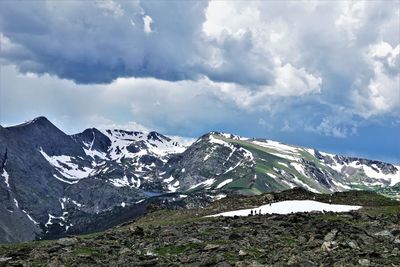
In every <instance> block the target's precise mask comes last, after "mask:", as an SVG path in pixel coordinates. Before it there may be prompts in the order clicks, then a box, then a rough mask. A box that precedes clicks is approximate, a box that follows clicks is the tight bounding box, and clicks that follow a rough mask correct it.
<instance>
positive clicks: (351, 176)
mask: <svg viewBox="0 0 400 267" xmlns="http://www.w3.org/2000/svg"><path fill="white" fill-rule="evenodd" d="M180 157H181V158H180V160H179V161H178V162H177V163H176V164H175V166H174V168H173V170H172V171H171V172H170V174H171V177H174V179H173V180H172V179H171V180H172V182H173V181H175V180H176V181H178V182H179V184H181V186H180V187H179V188H177V190H180V191H188V192H191V191H193V190H197V189H201V188H202V189H204V188H206V189H208V190H219V191H221V190H225V191H237V192H238V193H241V194H260V193H263V192H270V191H278V190H285V189H290V188H294V187H303V188H305V189H307V190H309V191H312V192H319V193H330V192H336V191H344V190H376V191H380V190H382V189H383V188H391V187H394V186H395V185H396V184H397V185H399V184H400V167H399V166H395V165H392V164H389V163H384V162H379V161H373V160H367V159H360V158H352V157H344V156H338V155H333V154H328V153H324V152H319V151H317V150H314V149H309V148H303V147H298V146H291V145H286V144H282V143H279V142H276V141H271V140H261V139H250V138H244V137H239V136H235V135H231V134H222V133H215V132H214V133H210V134H207V135H205V136H203V137H202V138H200V139H198V140H197V141H196V142H195V143H193V145H192V146H190V147H189V148H188V149H187V150H186V151H185V152H184V153H182V154H181V155H180ZM190 182H192V183H190ZM395 196H396V195H395ZM397 196H398V195H397Z"/></svg>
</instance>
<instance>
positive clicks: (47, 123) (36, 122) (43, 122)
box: [7, 116, 55, 128]
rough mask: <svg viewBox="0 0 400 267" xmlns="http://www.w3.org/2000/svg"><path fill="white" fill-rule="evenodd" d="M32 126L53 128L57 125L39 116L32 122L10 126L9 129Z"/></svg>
mask: <svg viewBox="0 0 400 267" xmlns="http://www.w3.org/2000/svg"><path fill="white" fill-rule="evenodd" d="M31 125H37V126H52V127H55V125H54V124H53V123H51V121H49V120H48V119H47V118H46V117H44V116H39V117H36V118H34V119H32V120H30V121H27V122H24V123H21V124H17V125H15V126H10V127H7V128H19V127H26V126H31Z"/></svg>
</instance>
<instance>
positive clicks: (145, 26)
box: [143, 15, 153, 34]
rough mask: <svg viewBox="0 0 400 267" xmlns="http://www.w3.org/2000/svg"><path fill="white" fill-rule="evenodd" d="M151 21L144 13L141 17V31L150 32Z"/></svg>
mask: <svg viewBox="0 0 400 267" xmlns="http://www.w3.org/2000/svg"><path fill="white" fill-rule="evenodd" d="M152 23H153V19H152V18H151V17H150V16H148V15H146V16H144V17H143V31H144V32H145V33H147V34H149V33H151V32H152V29H151V24H152Z"/></svg>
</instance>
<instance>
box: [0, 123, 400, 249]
mask: <svg viewBox="0 0 400 267" xmlns="http://www.w3.org/2000/svg"><path fill="white" fill-rule="evenodd" d="M295 187H302V188H304V189H306V190H308V191H311V192H314V193H330V194H332V193H334V192H338V191H349V190H372V191H375V192H378V193H380V194H384V195H386V196H389V197H391V198H397V199H400V166H396V165H393V164H390V163H385V162H381V161H376V160H368V159H361V158H355V157H345V156H340V155H334V154H330V153H325V152H321V151H317V150H315V149H311V148H305V147H300V146H294V145H287V144H283V143H280V142H276V141H271V140H265V139H254V138H245V137H241V136H238V135H233V134H226V133H219V132H210V133H207V134H205V135H203V136H201V137H199V138H198V139H197V140H193V141H191V140H186V139H183V138H177V137H168V136H165V135H162V134H160V133H157V132H142V131H127V130H122V129H107V130H98V129H96V128H90V129H86V130H84V131H83V132H81V133H78V134H74V135H67V134H65V133H64V132H63V131H61V130H60V129H58V128H57V127H56V126H55V125H54V124H52V123H51V122H50V121H49V120H48V119H47V118H45V117H38V118H35V119H33V120H32V121H29V122H26V123H23V124H20V125H16V126H12V127H2V126H0V215H1V216H0V242H3V243H8V242H20V241H27V240H34V239H40V238H52V237H60V236H65V235H67V234H77V233H85V232H92V231H99V230H104V229H107V228H109V227H111V226H113V225H116V224H119V223H122V222H124V221H127V220H130V219H132V218H135V217H138V216H140V215H142V214H144V213H146V212H147V210H148V209H149V208H151V207H152V206H154V205H152V204H155V205H158V206H166V207H169V208H175V207H203V206H205V205H207V204H209V203H211V202H213V201H214V200H217V199H221V198H224V197H226V196H235V195H259V194H262V193H266V192H277V191H282V190H286V189H291V188H295Z"/></svg>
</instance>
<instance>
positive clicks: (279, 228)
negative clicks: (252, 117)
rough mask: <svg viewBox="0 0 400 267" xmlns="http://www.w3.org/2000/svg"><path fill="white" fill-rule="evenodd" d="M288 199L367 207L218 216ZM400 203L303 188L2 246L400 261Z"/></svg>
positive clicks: (43, 251) (155, 262) (91, 262)
mask: <svg viewBox="0 0 400 267" xmlns="http://www.w3.org/2000/svg"><path fill="white" fill-rule="evenodd" d="M286 199H316V200H318V201H323V202H330V203H341V204H343V203H346V204H353V205H355V204H357V205H362V206H363V208H362V209H361V210H359V211H356V212H349V213H332V212H326V213H320V212H312V213H295V214H288V215H277V214H271V215H253V216H247V217H215V218H209V217H205V216H206V215H210V214H216V213H218V212H221V211H227V210H231V209H236V208H245V207H255V206H258V205H260V204H265V203H270V202H276V201H280V200H286ZM399 221H400V205H399V202H397V201H393V200H390V199H387V198H385V197H382V196H379V195H377V194H374V193H370V192H361V191H360V192H358V193H355V192H347V193H337V194H334V195H319V194H314V193H311V192H307V191H305V190H301V189H293V190H290V191H285V192H282V193H272V194H263V195H260V196H249V197H245V196H237V197H235V198H234V197H227V198H224V199H221V200H218V201H215V202H213V203H212V204H210V205H208V206H207V207H205V208H202V209H178V210H176V209H175V210H171V209H165V208H161V207H160V206H158V205H153V206H152V207H151V209H150V210H148V213H147V214H146V215H145V216H143V217H141V218H138V219H136V220H135V221H131V222H128V223H125V224H122V225H120V226H118V227H116V228H113V229H111V230H108V231H106V232H101V233H96V234H90V235H83V236H68V237H64V238H61V239H58V240H51V241H50V240H49V241H35V242H30V243H22V244H14V245H2V246H0V266H399V264H400V225H399Z"/></svg>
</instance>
